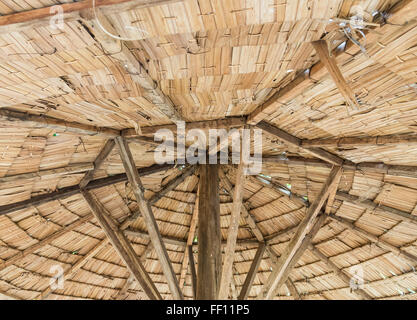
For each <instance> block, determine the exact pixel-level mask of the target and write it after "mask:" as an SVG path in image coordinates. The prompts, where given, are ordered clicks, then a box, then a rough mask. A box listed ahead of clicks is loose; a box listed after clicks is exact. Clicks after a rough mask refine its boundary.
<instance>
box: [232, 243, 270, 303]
mask: <svg viewBox="0 0 417 320" xmlns="http://www.w3.org/2000/svg"><path fill="white" fill-rule="evenodd" d="M264 252H265V243H263V242H260V243H259V246H258V249H257V250H256V254H255V257H254V258H253V261H252V264H251V266H250V269H249V272H248V274H247V275H246V278H245V282H244V283H243V286H242V289H241V290H240V294H239V298H238V299H239V300H247V299H248V296H249V293H250V290H251V289H252V285H253V281H254V280H255V277H256V273H257V272H258V269H259V266H260V264H261V261H262V257H263V255H264Z"/></svg>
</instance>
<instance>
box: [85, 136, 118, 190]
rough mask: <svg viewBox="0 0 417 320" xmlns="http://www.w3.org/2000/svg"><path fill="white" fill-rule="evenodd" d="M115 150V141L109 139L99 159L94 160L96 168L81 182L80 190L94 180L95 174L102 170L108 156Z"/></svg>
mask: <svg viewBox="0 0 417 320" xmlns="http://www.w3.org/2000/svg"><path fill="white" fill-rule="evenodd" d="M113 148H114V140H113V139H109V140H107V142H106V143H105V144H104V147H103V149H101V151H100V153H99V154H98V156H97V158H96V159H95V160H94V167H93V168H92V169H91V170H90V171H88V172H87V174H86V175H85V176H84V177H83V178H82V179H81V181H80V188H81V189H83V188H85V186H86V185H87V184H88V183H89V182H90V181H91V180H92V179H93V176H94V173H96V172H97V170H98V169H99V168H100V166H101V165H102V163H103V162H104V160H106V158H107V156H108V155H109V154H110V152H112V150H113Z"/></svg>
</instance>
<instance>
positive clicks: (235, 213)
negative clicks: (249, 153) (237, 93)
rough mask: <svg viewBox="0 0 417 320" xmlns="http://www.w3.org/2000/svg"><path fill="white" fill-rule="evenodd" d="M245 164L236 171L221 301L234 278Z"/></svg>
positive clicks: (227, 293) (220, 292)
mask: <svg viewBox="0 0 417 320" xmlns="http://www.w3.org/2000/svg"><path fill="white" fill-rule="evenodd" d="M219 170H221V169H220V168H219ZM245 181H246V179H245V164H244V161H243V160H242V153H241V161H240V163H239V166H238V168H237V171H236V183H235V187H234V190H233V206H232V212H231V214H230V222H229V230H228V232H227V244H226V250H225V254H224V261H223V269H222V272H221V281H220V289H219V295H218V297H219V299H220V300H225V299H227V297H228V296H229V291H230V283H231V281H232V277H233V262H234V257H235V250H236V240H237V234H238V231H239V222H240V212H241V208H242V200H243V193H244V189H245Z"/></svg>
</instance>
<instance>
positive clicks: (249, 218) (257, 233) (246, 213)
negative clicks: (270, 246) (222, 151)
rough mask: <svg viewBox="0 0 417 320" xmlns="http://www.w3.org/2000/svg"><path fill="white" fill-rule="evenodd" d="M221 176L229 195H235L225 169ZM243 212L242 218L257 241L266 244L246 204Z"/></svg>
mask: <svg viewBox="0 0 417 320" xmlns="http://www.w3.org/2000/svg"><path fill="white" fill-rule="evenodd" d="M219 176H220V179H221V182H222V185H223V187H224V188H225V190H226V191H227V193H229V195H230V196H231V195H233V194H234V188H233V186H232V183H231V182H230V180H229V178H228V177H227V175H226V174H225V172H224V170H223V169H221V170H220V171H219ZM241 210H242V217H243V218H244V219H245V220H246V223H247V224H248V225H249V227H250V229H251V230H252V232H253V234H254V235H255V237H256V239H257V240H258V241H259V242H264V237H263V235H262V232H261V230H260V229H259V227H258V226H257V224H256V221H255V219H254V218H253V217H252V215H251V214H250V213H249V210H248V209H247V208H246V205H245V204H244V205H243V206H242V207H241Z"/></svg>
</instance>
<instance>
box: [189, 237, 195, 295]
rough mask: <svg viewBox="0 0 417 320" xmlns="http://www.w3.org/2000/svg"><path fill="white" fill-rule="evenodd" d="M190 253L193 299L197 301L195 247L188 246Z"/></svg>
mask: <svg viewBox="0 0 417 320" xmlns="http://www.w3.org/2000/svg"><path fill="white" fill-rule="evenodd" d="M187 251H188V260H189V262H190V270H191V284H192V287H193V298H194V299H196V297H197V273H196V271H195V263H194V253H193V246H192V245H189V246H187Z"/></svg>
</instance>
